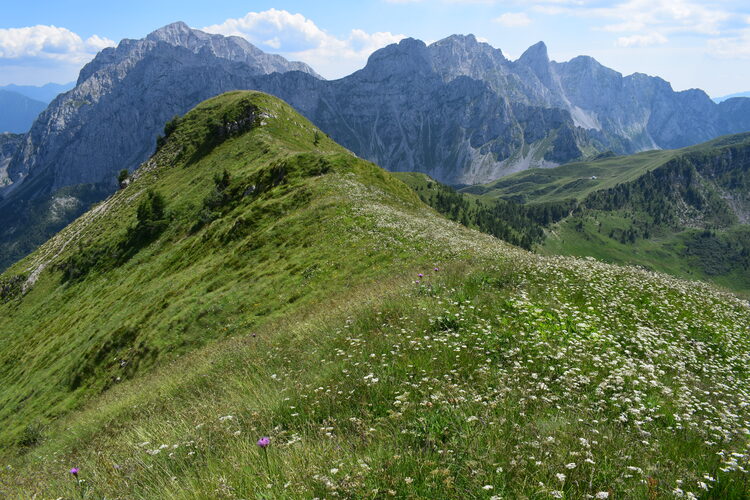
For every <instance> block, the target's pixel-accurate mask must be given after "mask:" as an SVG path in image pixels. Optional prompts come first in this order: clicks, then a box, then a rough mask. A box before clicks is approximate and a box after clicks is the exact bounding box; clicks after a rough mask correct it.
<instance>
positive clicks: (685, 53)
mask: <svg viewBox="0 0 750 500" xmlns="http://www.w3.org/2000/svg"><path fill="white" fill-rule="evenodd" d="M2 10H3V15H2V17H1V18H0V85H4V84H8V83H18V84H43V83H46V82H50V81H53V82H60V83H62V82H66V81H70V80H74V79H75V78H76V76H77V74H78V71H79V70H80V68H81V67H82V66H83V64H85V63H86V62H87V61H89V60H90V59H91V58H92V57H93V56H94V55H95V54H96V52H97V51H99V50H101V49H102V48H103V47H106V46H108V45H112V44H115V43H116V42H119V40H121V39H122V38H141V37H143V36H144V35H146V34H147V33H149V32H150V31H153V30H154V29H156V28H158V27H160V26H163V25H165V24H168V23H170V22H173V21H177V20H181V21H185V22H186V23H188V24H189V25H190V26H192V27H195V28H207V29H208V30H209V31H212V32H216V33H223V34H235V35H240V36H244V37H246V38H248V39H249V40H250V41H251V42H252V43H254V44H256V45H258V46H259V47H260V48H262V49H263V50H266V51H267V52H274V53H280V54H282V55H284V56H286V57H288V58H290V59H297V60H303V61H305V62H307V63H309V64H311V65H312V66H313V67H314V68H315V69H316V70H317V71H318V72H320V73H321V74H322V75H323V76H325V77H327V78H338V77H341V76H344V75H346V74H349V73H350V72H352V71H354V70H356V69H358V68H360V67H362V66H363V65H364V64H365V62H366V60H367V56H368V55H369V54H370V53H371V52H372V51H373V50H376V49H377V48H379V47H382V46H384V45H387V44H388V43H393V42H395V41H397V40H399V39H400V38H402V37H404V36H411V37H414V38H419V39H422V40H424V41H426V42H431V41H435V40H438V39H441V38H444V37H446V36H448V35H450V34H453V33H463V34H467V33H473V34H475V35H476V36H477V37H478V38H480V39H482V40H484V41H487V42H488V43H490V44H491V45H493V46H495V47H497V48H500V49H502V50H503V52H504V53H505V54H506V56H508V57H510V58H513V59H514V58H517V57H518V56H520V55H521V53H522V52H523V51H524V50H525V49H526V48H527V47H528V46H530V45H532V44H534V43H536V42H537V41H539V40H543V41H544V42H545V43H546V44H547V46H548V48H549V53H550V56H551V57H552V58H553V59H555V60H558V61H564V60H568V59H570V58H572V57H575V56H576V55H581V54H586V55H591V56H593V57H595V58H596V59H598V60H599V61H600V62H601V63H603V64H605V65H607V66H609V67H612V68H614V69H616V70H618V71H620V72H622V73H624V74H630V73H633V72H636V71H639V72H643V73H648V74H651V75H658V76H661V77H663V78H665V79H666V80H668V81H670V82H671V83H672V84H673V86H674V87H675V89H677V90H682V89H686V88H692V87H698V88H703V89H704V90H706V91H707V92H708V93H709V94H710V95H712V96H719V95H724V94H729V93H733V92H739V91H746V90H750V4H749V3H748V2H746V1H744V0H743V1H739V0H615V1H603V0H527V1H522V0H505V1H497V0H360V1H356V2H352V1H351V0H350V1H325V2H310V1H309V0H308V1H275V2H267V1H237V0H230V1H225V0H221V1H214V2H206V1H205V0H203V1H201V2H186V1H182V2H177V1H171V0H166V1H164V0H159V1H154V0H150V1H144V0H132V1H129V2H101V1H97V2H93V1H84V0H69V1H66V2H60V1H59V0H57V1H49V0H41V1H40V0H35V1H34V2H33V5H32V2H28V3H23V2H18V1H14V2H12V4H11V5H4V6H3V9H2Z"/></svg>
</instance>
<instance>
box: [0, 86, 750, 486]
mask: <svg viewBox="0 0 750 500" xmlns="http://www.w3.org/2000/svg"><path fill="white" fill-rule="evenodd" d="M159 142H160V146H159V150H158V151H157V153H156V154H155V156H154V157H153V158H152V159H151V160H150V161H149V162H147V163H146V164H144V165H143V166H142V167H141V168H140V169H139V170H138V171H137V172H136V173H135V174H134V176H133V178H132V179H131V182H130V183H129V185H128V186H127V187H126V188H124V189H122V190H120V191H119V192H118V193H117V194H115V195H114V196H112V197H111V198H109V199H108V200H106V201H105V202H103V203H102V204H100V205H98V206H96V207H95V208H93V209H92V210H91V211H89V212H88V213H86V214H85V215H84V216H82V217H81V218H80V219H78V220H77V221H76V222H75V223H73V224H72V225H71V226H69V227H68V228H66V229H65V230H64V231H62V232H61V233H60V234H58V235H57V236H56V237H55V238H53V239H52V240H50V241H49V242H48V243H47V244H45V245H44V246H42V247H41V248H40V249H39V250H37V251H36V252H35V253H33V254H32V255H30V256H29V257H28V258H26V259H24V260H23V261H21V262H19V263H18V264H16V265H15V266H14V267H12V268H11V269H9V270H8V271H7V272H6V273H5V274H3V275H2V276H1V277H0V279H1V280H2V284H1V286H0V294H1V295H0V297H2V304H0V422H2V424H3V425H2V427H0V442H1V443H2V448H0V449H1V450H2V451H0V463H2V464H3V467H2V468H1V469H0V497H3V498H30V497H34V496H36V498H65V499H68V498H70V499H73V498H97V499H98V498H108V499H110V498H111V499H119V498H128V499H130V498H167V499H169V498H173V499H178V498H180V499H182V498H191V499H192V498H200V499H209V498H315V497H317V498H332V497H340V498H391V497H395V498H492V497H499V498H586V497H587V496H590V497H592V498H668V497H672V496H673V495H674V494H675V491H678V490H679V492H683V494H685V495H687V494H688V493H690V494H693V495H696V496H699V497H706V498H747V496H748V494H750V490H748V481H747V470H748V468H749V466H748V460H749V458H750V457H749V455H750V448H749V445H750V442H749V439H750V438H749V431H748V427H750V390H749V388H748V372H747V366H750V337H748V333H750V305H748V303H747V302H745V301H741V300H739V299H737V298H736V297H734V296H733V295H730V294H725V293H722V292H720V291H718V290H716V289H714V288H712V287H710V286H708V285H704V284H701V283H690V282H686V281H680V280H677V279H674V278H671V277H668V276H665V275H662V274H657V273H652V272H648V271H645V270H642V269H636V268H623V267H616V266H610V265H607V264H603V263H600V262H597V261H595V260H592V259H586V260H577V259H572V258H565V257H544V256H538V255H535V254H532V253H529V252H526V251H523V250H520V249H518V248H515V247H512V246H509V245H507V244H505V243H503V242H501V241H499V240H497V239H495V238H492V237H491V236H488V235H485V234H481V233H479V232H476V231H473V230H470V229H467V228H465V227H463V226H461V225H459V224H456V223H454V222H450V221H448V220H447V219H446V218H444V217H442V216H440V215H439V214H438V213H437V212H435V211H433V210H432V209H431V208H429V207H427V206H426V205H425V204H424V203H423V202H422V201H420V199H419V197H418V196H417V195H416V194H415V193H414V191H413V190H411V189H410V188H409V187H408V186H407V185H406V184H404V183H403V182H401V181H399V180H398V179H396V178H395V177H393V176H392V175H390V174H388V173H386V172H385V171H383V170H381V169H379V168H378V167H376V166H375V165H372V164H370V163H368V162H365V161H363V160H360V159H358V158H356V157H355V156H354V155H352V154H350V153H349V152H347V151H346V150H344V149H343V148H341V147H339V146H337V145H336V144H334V143H333V142H331V141H330V140H329V139H328V138H327V137H326V136H325V134H323V133H321V132H320V131H318V130H317V129H316V128H315V127H314V126H313V125H311V124H310V123H309V122H307V121H306V120H305V119H304V118H302V117H301V116H300V115H298V114H296V113H295V112H294V111H293V110H292V109H291V108H290V107H289V106H287V105H286V104H284V103H283V102H281V101H279V100H277V99H275V98H271V97H270V96H267V95H264V94H260V93H251V92H234V93H229V94H225V95H222V96H220V97H217V98H214V99H212V100H209V101H207V102H206V103H204V104H202V105H200V106H198V107H197V108H196V109H195V110H193V111H191V112H190V113H188V114H187V115H186V116H185V117H183V118H180V119H178V120H176V121H173V122H171V123H170V124H168V126H167V128H166V129H165V138H163V139H161V140H160V141H159ZM262 437H268V438H270V444H269V445H268V447H266V448H261V447H259V446H258V445H257V444H256V443H257V442H258V440H259V439H260V438H262ZM73 467H75V468H76V469H77V475H75V476H74V475H72V474H71V473H70V472H69V471H70V470H71V468H73Z"/></svg>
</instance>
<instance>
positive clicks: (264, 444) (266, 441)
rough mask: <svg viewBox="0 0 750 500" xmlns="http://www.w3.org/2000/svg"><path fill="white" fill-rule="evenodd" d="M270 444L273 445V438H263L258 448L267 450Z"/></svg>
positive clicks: (259, 441)
mask: <svg viewBox="0 0 750 500" xmlns="http://www.w3.org/2000/svg"><path fill="white" fill-rule="evenodd" d="M269 444H271V438H269V437H262V438H260V439H259V440H258V446H260V447H261V448H263V449H265V448H266V447H267V446H268V445H269Z"/></svg>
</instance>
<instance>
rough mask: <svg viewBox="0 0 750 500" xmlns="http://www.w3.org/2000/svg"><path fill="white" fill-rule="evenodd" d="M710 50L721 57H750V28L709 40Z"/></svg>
mask: <svg viewBox="0 0 750 500" xmlns="http://www.w3.org/2000/svg"><path fill="white" fill-rule="evenodd" d="M708 51H709V53H711V54H713V55H715V56H718V57H721V58H728V59H733V58H741V59H750V29H744V30H740V31H739V32H738V33H736V35H734V36H727V37H721V38H715V39H712V40H709V41H708Z"/></svg>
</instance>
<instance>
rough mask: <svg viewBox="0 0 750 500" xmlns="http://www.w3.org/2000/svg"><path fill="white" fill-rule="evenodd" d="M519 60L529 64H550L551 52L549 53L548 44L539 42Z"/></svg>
mask: <svg viewBox="0 0 750 500" xmlns="http://www.w3.org/2000/svg"><path fill="white" fill-rule="evenodd" d="M518 62H520V63H522V64H526V65H527V66H532V67H534V66H537V65H539V64H549V54H547V45H546V44H545V43H544V42H537V43H535V44H534V45H532V46H531V47H529V48H528V49H526V51H525V52H524V53H523V54H521V57H519V58H518Z"/></svg>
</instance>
